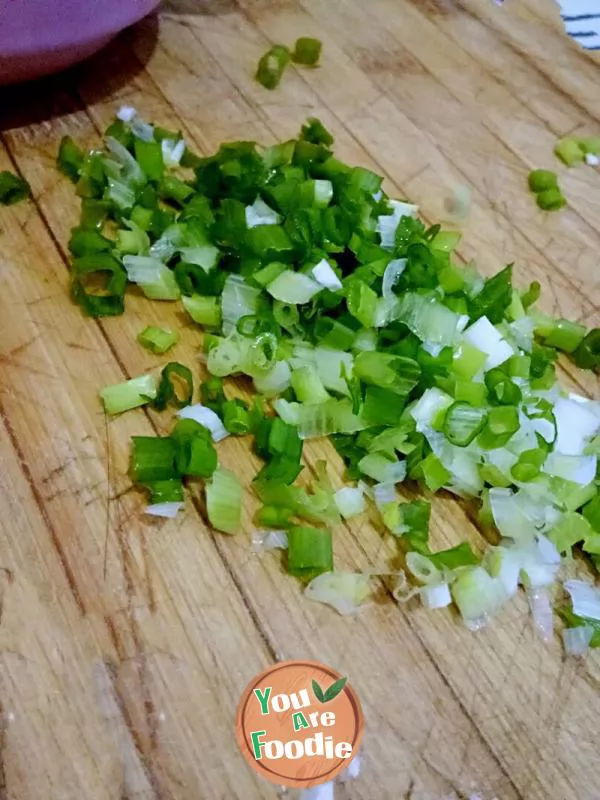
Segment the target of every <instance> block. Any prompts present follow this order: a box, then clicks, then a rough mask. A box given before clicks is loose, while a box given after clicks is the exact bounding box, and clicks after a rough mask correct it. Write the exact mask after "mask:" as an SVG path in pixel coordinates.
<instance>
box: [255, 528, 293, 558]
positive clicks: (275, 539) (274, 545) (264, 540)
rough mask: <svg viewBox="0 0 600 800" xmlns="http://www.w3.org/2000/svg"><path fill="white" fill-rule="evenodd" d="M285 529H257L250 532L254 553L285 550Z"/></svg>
mask: <svg viewBox="0 0 600 800" xmlns="http://www.w3.org/2000/svg"><path fill="white" fill-rule="evenodd" d="M287 548H288V535H287V531H264V530H257V531H254V532H253V534H252V550H253V551H254V552H255V553H264V552H266V551H267V550H287Z"/></svg>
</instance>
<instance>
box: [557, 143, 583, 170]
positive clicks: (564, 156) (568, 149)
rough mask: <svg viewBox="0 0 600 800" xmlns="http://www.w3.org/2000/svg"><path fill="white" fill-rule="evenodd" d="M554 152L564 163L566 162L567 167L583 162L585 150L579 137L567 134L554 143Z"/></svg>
mask: <svg viewBox="0 0 600 800" xmlns="http://www.w3.org/2000/svg"><path fill="white" fill-rule="evenodd" d="M554 154H555V155H556V156H557V158H559V159H560V160H561V161H562V162H563V164H566V165H567V167H572V166H574V165H575V164H582V163H583V160H584V156H585V150H584V149H583V148H582V146H581V143H580V142H579V140H578V139H573V138H572V137H571V136H565V137H564V138H563V139H560V140H559V141H558V142H557V143H556V144H555V145H554Z"/></svg>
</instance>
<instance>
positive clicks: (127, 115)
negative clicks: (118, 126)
mask: <svg viewBox="0 0 600 800" xmlns="http://www.w3.org/2000/svg"><path fill="white" fill-rule="evenodd" d="M136 115H137V111H136V110H135V108H134V107H133V106H121V107H120V108H119V110H118V111H117V114H116V116H117V119H120V120H121V122H132V121H133V118H134V117H135V116H136Z"/></svg>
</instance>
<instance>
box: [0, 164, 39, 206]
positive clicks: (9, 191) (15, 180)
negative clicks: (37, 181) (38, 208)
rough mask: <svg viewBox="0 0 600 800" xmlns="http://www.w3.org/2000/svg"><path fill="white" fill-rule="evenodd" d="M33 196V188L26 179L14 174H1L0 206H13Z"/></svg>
mask: <svg viewBox="0 0 600 800" xmlns="http://www.w3.org/2000/svg"><path fill="white" fill-rule="evenodd" d="M30 195H31V187H30V186H29V184H28V183H27V181H26V180H25V179H24V178H21V177H19V176H18V175H13V173H12V172H7V171H6V170H5V171H4V172H0V205H3V206H12V205H14V204H15V203H20V202H21V200H25V198H27V197H29V196H30Z"/></svg>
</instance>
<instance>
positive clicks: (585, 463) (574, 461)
mask: <svg viewBox="0 0 600 800" xmlns="http://www.w3.org/2000/svg"><path fill="white" fill-rule="evenodd" d="M597 463H598V458H597V456H565V455H563V454H562V453H550V455H549V456H548V458H547V459H546V461H545V462H544V466H543V467H542V469H543V471H544V472H545V473H546V474H547V475H552V476H554V477H555V478H564V480H566V481H571V482H572V483H578V484H579V485H580V486H587V485H588V483H591V482H592V481H593V480H594V478H595V477H596V467H597Z"/></svg>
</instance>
